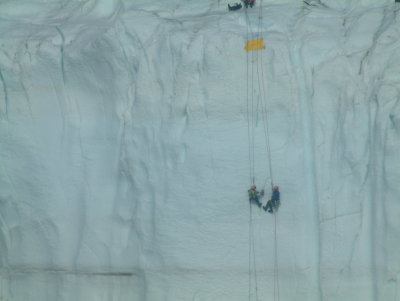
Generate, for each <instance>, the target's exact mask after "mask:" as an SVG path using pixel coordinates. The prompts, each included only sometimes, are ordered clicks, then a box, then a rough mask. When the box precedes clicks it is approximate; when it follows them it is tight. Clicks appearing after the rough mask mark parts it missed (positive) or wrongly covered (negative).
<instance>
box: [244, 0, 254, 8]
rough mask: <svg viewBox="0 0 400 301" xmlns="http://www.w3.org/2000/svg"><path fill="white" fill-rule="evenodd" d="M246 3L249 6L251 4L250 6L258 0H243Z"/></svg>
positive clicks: (245, 5)
mask: <svg viewBox="0 0 400 301" xmlns="http://www.w3.org/2000/svg"><path fill="white" fill-rule="evenodd" d="M242 1H243V3H244V7H246V8H248V7H249V5H250V7H253V6H254V4H255V3H256V0H242Z"/></svg>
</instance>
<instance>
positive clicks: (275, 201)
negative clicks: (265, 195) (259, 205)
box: [263, 186, 281, 213]
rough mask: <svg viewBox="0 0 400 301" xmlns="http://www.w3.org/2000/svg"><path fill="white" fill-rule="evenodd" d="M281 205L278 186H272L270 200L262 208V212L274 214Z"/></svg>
mask: <svg viewBox="0 0 400 301" xmlns="http://www.w3.org/2000/svg"><path fill="white" fill-rule="evenodd" d="M280 204H281V194H280V192H279V186H274V188H272V196H271V199H270V200H269V201H268V202H267V204H266V205H265V206H263V209H264V211H268V212H269V213H272V212H274V211H275V212H276V211H277V210H278V208H279V206H280Z"/></svg>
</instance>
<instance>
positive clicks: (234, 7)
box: [228, 2, 242, 11]
mask: <svg viewBox="0 0 400 301" xmlns="http://www.w3.org/2000/svg"><path fill="white" fill-rule="evenodd" d="M241 8H242V4H241V3H237V2H236V3H235V4H233V5H229V4H228V9H229V10H231V11H232V10H239V9H241Z"/></svg>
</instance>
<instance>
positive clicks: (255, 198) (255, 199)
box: [248, 185, 264, 208]
mask: <svg viewBox="0 0 400 301" xmlns="http://www.w3.org/2000/svg"><path fill="white" fill-rule="evenodd" d="M248 193H249V202H250V203H255V204H256V205H257V206H258V208H261V205H262V204H261V202H260V199H261V198H262V197H263V196H264V190H261V192H259V191H257V187H256V186H254V185H253V186H251V187H250V189H249V190H248Z"/></svg>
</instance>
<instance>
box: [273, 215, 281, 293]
mask: <svg viewBox="0 0 400 301" xmlns="http://www.w3.org/2000/svg"><path fill="white" fill-rule="evenodd" d="M276 219H277V217H276V212H275V213H274V220H275V227H274V228H275V231H274V243H275V250H274V253H275V254H274V301H275V300H277V301H279V300H280V297H279V267H278V235H277V231H276V228H277V226H276V224H277V222H276Z"/></svg>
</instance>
